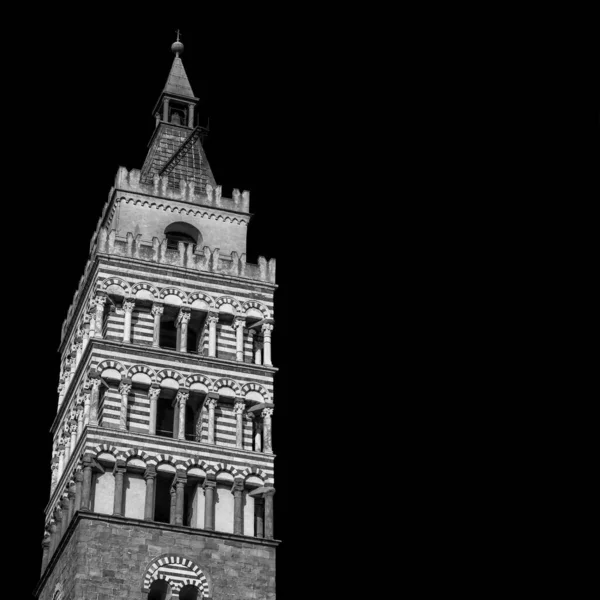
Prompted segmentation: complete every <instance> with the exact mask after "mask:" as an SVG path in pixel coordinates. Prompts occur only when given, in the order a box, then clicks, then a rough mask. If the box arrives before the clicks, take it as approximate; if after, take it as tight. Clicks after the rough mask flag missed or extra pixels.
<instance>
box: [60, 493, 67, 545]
mask: <svg viewBox="0 0 600 600" xmlns="http://www.w3.org/2000/svg"><path fill="white" fill-rule="evenodd" d="M60 507H61V512H62V520H61V522H60V537H61V538H62V536H63V535H64V534H65V531H66V530H67V527H68V526H69V496H68V494H63V497H62V499H61V501H60Z"/></svg>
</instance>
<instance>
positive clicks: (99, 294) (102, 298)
mask: <svg viewBox="0 0 600 600" xmlns="http://www.w3.org/2000/svg"><path fill="white" fill-rule="evenodd" d="M107 298H108V295H107V294H106V292H104V291H102V290H96V297H95V298H94V306H104V305H105V304H106V300H107Z"/></svg>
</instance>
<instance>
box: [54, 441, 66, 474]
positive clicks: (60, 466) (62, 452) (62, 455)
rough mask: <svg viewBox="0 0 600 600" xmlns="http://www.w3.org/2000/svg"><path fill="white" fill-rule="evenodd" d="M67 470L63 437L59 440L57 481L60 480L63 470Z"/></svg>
mask: <svg viewBox="0 0 600 600" xmlns="http://www.w3.org/2000/svg"><path fill="white" fill-rule="evenodd" d="M64 468H65V442H64V440H63V437H62V435H61V436H60V437H59V438H58V472H57V474H56V479H57V480H58V479H60V477H61V475H62V472H63V469H64Z"/></svg>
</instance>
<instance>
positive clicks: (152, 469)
mask: <svg viewBox="0 0 600 600" xmlns="http://www.w3.org/2000/svg"><path fill="white" fill-rule="evenodd" d="M156 475H157V472H156V465H146V470H145V471H144V479H154V478H155V477H156Z"/></svg>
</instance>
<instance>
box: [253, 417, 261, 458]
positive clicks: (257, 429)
mask: <svg viewBox="0 0 600 600" xmlns="http://www.w3.org/2000/svg"><path fill="white" fill-rule="evenodd" d="M253 425H254V452H262V435H261V426H260V425H261V423H260V421H259V419H257V418H256V417H254V420H253Z"/></svg>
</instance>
